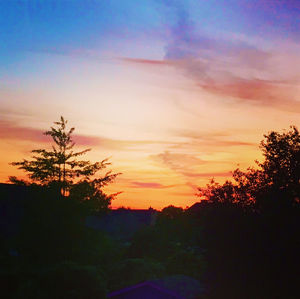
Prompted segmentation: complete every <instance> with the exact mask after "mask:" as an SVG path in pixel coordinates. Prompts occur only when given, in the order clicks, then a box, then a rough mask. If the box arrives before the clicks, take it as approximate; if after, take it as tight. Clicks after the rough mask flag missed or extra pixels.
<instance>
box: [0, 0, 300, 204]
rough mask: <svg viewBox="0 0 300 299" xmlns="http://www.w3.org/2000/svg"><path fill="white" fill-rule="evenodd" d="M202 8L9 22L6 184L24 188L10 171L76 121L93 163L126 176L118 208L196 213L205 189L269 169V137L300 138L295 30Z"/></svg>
mask: <svg viewBox="0 0 300 299" xmlns="http://www.w3.org/2000/svg"><path fill="white" fill-rule="evenodd" d="M200 2H201V3H200ZM200 2H197V1H182V3H181V2H180V1H177V2H176V3H177V4H176V5H175V4H174V5H173V6H172V5H169V6H168V5H166V6H167V7H163V5H162V4H161V5H160V4H159V1H156V2H155V3H156V4H153V3H152V2H151V1H145V2H141V3H140V4H136V7H134V9H133V7H132V6H131V5H130V3H131V2H127V1H124V3H123V2H122V3H123V4H122V5H124V6H122V5H121V4H119V5H120V6H121V7H118V9H117V8H115V7H114V9H111V8H110V7H106V5H107V6H109V5H116V4H113V3H115V2H111V4H110V1H109V2H108V3H107V4H105V5H104V4H103V7H101V9H99V10H97V9H95V8H94V9H92V8H86V10H87V11H85V10H82V9H80V14H82V12H85V13H86V14H83V17H82V18H87V19H86V20H91V19H93V18H95V20H94V21H95V22H96V21H97V22H98V21H99V24H97V26H96V25H95V24H96V23H93V22H92V21H89V22H86V21H85V22H82V23H80V17H75V16H76V14H75V12H76V11H77V10H78V7H75V8H74V7H72V8H71V7H70V8H69V14H68V15H66V16H64V17H61V15H60V14H61V13H62V11H68V10H62V11H60V10H59V11H54V10H53V8H52V7H50V8H49V7H48V8H47V9H46V8H45V10H41V9H40V8H39V9H37V8H35V7H32V8H30V10H28V14H26V16H23V14H22V15H20V16H18V17H17V13H16V12H15V11H14V9H13V8H12V9H11V10H9V9H8V10H7V16H9V14H10V13H11V16H12V18H11V20H16V19H18V20H19V23H15V22H11V23H9V22H10V21H9V20H10V18H9V17H7V18H6V19H7V22H8V24H6V26H4V27H5V28H8V29H9V28H10V30H11V31H8V32H7V38H6V39H5V40H6V43H5V47H6V48H5V49H4V50H3V51H2V50H1V51H2V52H0V54H2V56H1V67H0V79H1V80H0V103H1V106H0V181H1V182H6V181H7V178H8V176H9V175H18V176H22V175H24V174H23V173H22V172H20V171H18V170H16V169H15V168H14V167H13V166H11V165H9V163H10V162H12V161H18V160H20V159H22V158H29V157H30V150H32V149H35V148H41V147H48V146H49V143H48V141H47V138H45V136H43V135H42V132H43V131H45V130H47V129H48V128H49V127H50V126H51V125H52V123H53V122H54V121H56V120H58V119H59V117H60V116H61V115H63V116H64V117H65V118H66V119H68V120H69V123H70V125H71V126H74V127H75V128H76V131H75V134H76V138H75V140H76V141H77V144H78V146H79V147H80V148H85V147H90V148H92V151H91V152H90V153H88V155H86V158H87V159H90V160H92V161H99V160H102V159H104V158H107V157H110V161H111V162H112V165H111V169H112V170H113V171H115V172H122V173H123V174H122V175H121V176H119V177H118V178H117V180H116V182H115V183H114V184H112V185H111V186H109V187H108V188H107V192H118V191H123V193H122V194H120V195H119V196H118V198H117V199H116V200H114V202H113V204H112V205H113V207H119V206H125V207H132V208H148V207H150V206H151V207H153V208H157V209H160V208H163V207H165V206H167V205H170V204H173V205H176V206H182V207H186V206H190V205H191V204H193V203H194V202H195V201H197V198H196V197H195V193H196V192H197V187H198V186H205V184H206V183H208V181H209V180H210V179H211V178H213V177H214V178H215V179H216V180H217V181H220V182H222V181H224V180H225V179H226V178H228V177H230V171H232V170H234V169H235V168H236V167H238V166H239V167H241V168H242V169H246V168H247V167H248V166H253V165H254V164H255V163H254V160H255V159H261V155H260V150H259V142H260V141H261V140H262V139H263V134H265V133H267V132H269V131H270V130H282V129H288V127H289V126H290V125H296V126H298V127H299V123H300V121H299V113H300V101H299V96H300V84H299V83H300V55H299V53H300V44H299V41H298V38H297V36H298V35H296V34H294V33H295V32H294V31H293V30H294V29H293V28H291V27H289V26H292V25H291V24H290V23H285V22H284V20H285V19H280V20H281V21H280V22H279V20H278V19H277V17H276V16H273V15H272V11H269V10H268V9H267V7H265V6H263V7H261V10H259V11H260V13H261V14H264V15H256V13H257V9H255V11H253V10H252V8H251V7H250V6H247V5H245V6H243V5H238V6H235V9H236V11H235V10H234V9H233V10H230V11H227V10H226V9H225V8H226V7H227V4H226V5H225V8H224V7H223V6H224V5H223V4H224V3H223V2H222V1H220V4H219V5H220V7H218V6H212V5H211V6H209V5H207V4H205V3H204V2H202V1H200ZM221 2H222V3H223V4H222V3H221ZM146 3H148V4H146ZM170 3H171V2H170ZM174 3H175V2H174ZM179 3H181V4H180V5H179ZM49 5H50V4H49ZM144 5H145V7H146V8H145V7H144ZM147 5H148V6H147ZM222 5H223V6H222ZM228 5H229V4H228ZM278 5H279V4H278ZM50 6H51V5H50ZM201 6H203V7H201ZM221 6H222V7H221ZM72 9H73V10H74V11H73V10H72ZM106 9H107V12H106V14H104V12H105V11H106ZM248 10H249V14H248ZM282 11H283V10H282ZM77 12H78V11H77ZM125 12H126V13H125ZM246 12H247V13H246ZM250 12H251V14H250ZM283 12H284V13H285V15H288V14H289V13H292V12H288V11H283ZM42 13H43V15H42V16H41V15H40V14H42ZM72 13H74V14H72ZM102 13H103V14H104V15H101V14H102ZM100 15H101V18H100V17H99V16H100ZM108 16H109V17H110V18H108ZM129 16H130V18H129ZM23 17H24V19H23ZM25 17H26V19H25ZM275 17H276V18H275ZM274 18H275V19H274ZM273 19H274V20H275V21H274V20H273ZM199 20H202V21H201V22H200V21H199ZM228 20H230V22H228ZM273 21H274V22H273ZM61 22H63V24H62V23H61ZM272 22H273V23H272ZM93 24H94V25H93ZM270 24H273V25H272V26H271V25H270ZM18 26H20V28H19V27H18ZM276 26H277V27H276ZM278 26H279V27H280V28H279V27H278ZM16 28H19V29H18V30H16ZM8 29H7V30H8ZM275 29H276V30H275ZM292 29H293V30H292ZM295 30H296V29H295ZM0 37H1V36H0Z"/></svg>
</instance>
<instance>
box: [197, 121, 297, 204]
mask: <svg viewBox="0 0 300 299" xmlns="http://www.w3.org/2000/svg"><path fill="white" fill-rule="evenodd" d="M264 137H265V139H264V140H262V141H261V143H260V147H261V149H262V152H263V155H264V158H265V159H264V161H263V162H261V163H260V162H258V161H256V163H257V165H258V169H255V168H248V169H247V171H245V172H243V171H241V170H240V169H236V170H235V171H234V172H233V179H234V182H231V181H226V182H225V183H224V184H223V185H220V184H218V183H216V182H215V181H214V180H212V181H211V182H210V184H208V185H207V187H206V188H199V189H198V190H199V194H198V195H199V196H205V197H206V198H207V199H208V200H209V201H211V202H219V203H224V202H231V203H239V204H243V205H252V204H255V205H256V207H257V208H261V207H262V206H266V205H267V206H270V205H274V204H275V202H276V203H277V204H280V205H282V204H284V205H289V206H291V205H295V204H299V197H300V134H299V131H298V129H297V128H296V127H295V126H292V127H290V130H289V131H287V132H283V133H278V132H274V131H272V132H270V133H269V134H267V135H264Z"/></svg>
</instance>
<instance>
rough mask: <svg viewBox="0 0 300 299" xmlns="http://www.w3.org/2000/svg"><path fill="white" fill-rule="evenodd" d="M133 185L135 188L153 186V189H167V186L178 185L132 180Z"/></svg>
mask: <svg viewBox="0 0 300 299" xmlns="http://www.w3.org/2000/svg"><path fill="white" fill-rule="evenodd" d="M131 185H132V187H134V188H151V189H166V188H173V187H176V185H163V184H160V183H154V182H135V181H134V182H131Z"/></svg>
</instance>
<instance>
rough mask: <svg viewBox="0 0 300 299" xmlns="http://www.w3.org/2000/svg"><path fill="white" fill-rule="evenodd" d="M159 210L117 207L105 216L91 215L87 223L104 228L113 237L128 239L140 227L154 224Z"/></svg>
mask: <svg viewBox="0 0 300 299" xmlns="http://www.w3.org/2000/svg"><path fill="white" fill-rule="evenodd" d="M156 215H157V211H156V210H154V209H148V210H131V209H117V210H111V211H109V212H108V214H107V215H105V216H101V217H98V216H89V217H87V219H86V225H87V226H88V227H90V228H93V229H97V230H102V231H104V232H106V233H108V234H109V235H110V236H111V237H113V238H115V239H118V240H121V241H128V240H129V239H130V238H131V237H132V236H133V235H134V233H135V232H137V231H138V230H139V229H141V228H143V227H146V226H149V225H154V224H155V221H156Z"/></svg>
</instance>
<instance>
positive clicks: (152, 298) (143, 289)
mask: <svg viewBox="0 0 300 299" xmlns="http://www.w3.org/2000/svg"><path fill="white" fill-rule="evenodd" d="M203 294H204V288H203V286H202V285H201V284H200V282H199V281H198V280H196V279H194V278H191V277H188V276H185V275H175V276H169V277H165V278H163V279H156V280H151V281H145V282H142V283H139V284H136V285H134V286H130V287H128V288H124V289H121V290H118V291H115V292H112V293H110V294H108V296H107V297H108V298H112V299H141V298H142V299H196V298H197V299H198V298H201V295H203Z"/></svg>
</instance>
